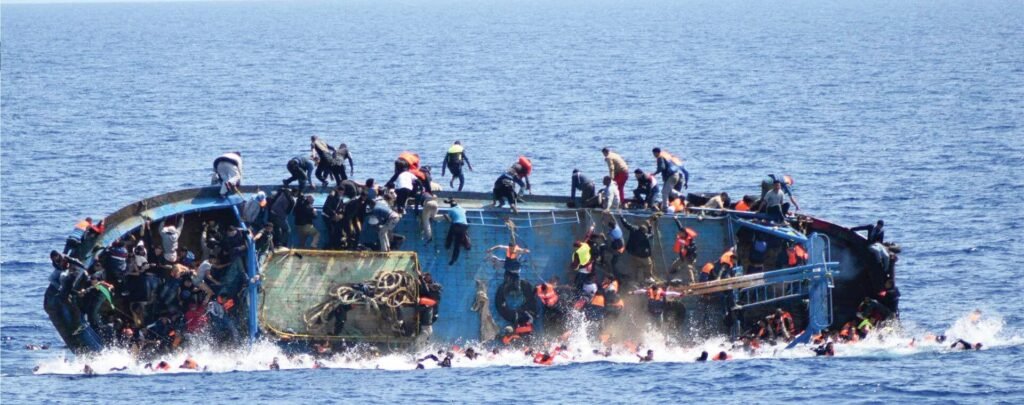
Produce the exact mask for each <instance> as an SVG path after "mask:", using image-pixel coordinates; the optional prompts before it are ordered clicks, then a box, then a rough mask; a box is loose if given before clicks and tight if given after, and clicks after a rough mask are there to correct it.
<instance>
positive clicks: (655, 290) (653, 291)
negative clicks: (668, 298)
mask: <svg viewBox="0 0 1024 405" xmlns="http://www.w3.org/2000/svg"><path fill="white" fill-rule="evenodd" d="M664 298H665V290H664V289H662V288H661V287H651V288H648V289H647V299H648V300H651V301H661V300H662V299H664Z"/></svg>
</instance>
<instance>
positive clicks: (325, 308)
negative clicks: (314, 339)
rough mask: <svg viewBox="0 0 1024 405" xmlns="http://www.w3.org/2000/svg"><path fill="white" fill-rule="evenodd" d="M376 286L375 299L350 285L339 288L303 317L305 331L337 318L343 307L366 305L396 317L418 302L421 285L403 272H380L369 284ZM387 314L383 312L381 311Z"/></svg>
mask: <svg viewBox="0 0 1024 405" xmlns="http://www.w3.org/2000/svg"><path fill="white" fill-rule="evenodd" d="M366 285H369V286H372V287H373V296H368V295H366V294H365V293H363V292H362V291H360V290H357V289H355V288H352V285H351V284H346V285H342V286H339V287H337V288H335V289H334V291H331V293H330V297H329V298H328V299H327V300H325V301H324V302H321V303H319V304H317V305H315V306H313V307H312V308H310V309H309V310H307V311H306V312H305V313H303V314H302V320H303V321H304V322H305V323H306V329H307V330H312V329H315V328H316V327H317V326H318V325H323V324H326V323H328V322H329V321H330V320H331V319H333V318H334V315H333V314H334V311H335V310H337V309H338V307H340V306H342V305H352V304H359V303H362V304H365V305H366V306H367V307H369V308H370V309H371V310H373V311H375V312H378V313H380V314H381V316H382V317H384V318H393V317H394V315H395V312H396V311H397V309H398V308H400V307H402V306H407V305H414V304H416V303H417V295H418V294H419V282H418V281H417V279H416V278H415V277H413V276H412V275H411V274H409V273H406V272H403V271H392V270H381V271H378V272H377V273H376V274H374V275H373V278H372V279H371V280H370V281H369V282H368V283H366ZM382 307H383V308H384V309H385V311H384V312H381V308H382Z"/></svg>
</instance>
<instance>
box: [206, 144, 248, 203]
mask: <svg viewBox="0 0 1024 405" xmlns="http://www.w3.org/2000/svg"><path fill="white" fill-rule="evenodd" d="M213 171H214V184H215V185H220V196H221V197H227V195H228V193H237V192H238V187H239V186H241V185H242V153H241V152H237V151H236V152H228V153H225V154H223V155H220V156H218V157H217V158H216V159H214V160H213Z"/></svg>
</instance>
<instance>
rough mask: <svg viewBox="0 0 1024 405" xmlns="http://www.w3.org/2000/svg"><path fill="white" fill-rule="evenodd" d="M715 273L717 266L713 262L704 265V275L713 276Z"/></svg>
mask: <svg viewBox="0 0 1024 405" xmlns="http://www.w3.org/2000/svg"><path fill="white" fill-rule="evenodd" d="M713 271H715V265H714V264H712V263H711V262H707V263H704V267H703V268H701V269H700V272H701V273H704V274H711V272H713Z"/></svg>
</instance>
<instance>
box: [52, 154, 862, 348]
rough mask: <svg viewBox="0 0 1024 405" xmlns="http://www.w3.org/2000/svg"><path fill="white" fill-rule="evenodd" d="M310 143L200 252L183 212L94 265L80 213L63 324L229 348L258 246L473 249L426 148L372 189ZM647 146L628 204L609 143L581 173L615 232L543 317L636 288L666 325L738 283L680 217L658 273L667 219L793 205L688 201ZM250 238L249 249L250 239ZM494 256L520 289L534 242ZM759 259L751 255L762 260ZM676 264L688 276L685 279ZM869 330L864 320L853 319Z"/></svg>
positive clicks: (507, 181)
mask: <svg viewBox="0 0 1024 405" xmlns="http://www.w3.org/2000/svg"><path fill="white" fill-rule="evenodd" d="M309 148H310V149H309V153H308V154H302V155H299V156H295V157H293V158H291V159H289V160H288V161H287V162H286V163H285V169H286V170H287V172H288V174H289V177H287V178H285V179H283V180H282V185H283V186H284V187H280V188H277V189H276V190H275V191H274V192H273V193H272V194H271V195H267V194H266V193H264V192H263V191H259V192H256V193H254V194H252V195H251V196H250V197H249V198H248V199H246V200H245V201H244V202H243V203H242V205H241V206H240V216H241V223H238V222H233V221H221V222H217V221H209V222H205V223H203V224H202V225H201V227H202V233H201V237H200V241H199V243H198V249H194V250H189V249H186V248H185V247H184V246H180V245H179V238H180V237H181V233H182V230H183V228H184V226H185V224H184V220H185V217H184V216H178V217H176V218H166V219H164V220H163V221H161V222H160V223H159V224H153V223H151V221H149V220H148V219H147V220H146V221H145V223H144V225H143V226H142V227H141V228H140V229H138V230H137V231H135V232H131V233H129V234H127V235H125V236H124V237H123V238H121V239H119V240H116V241H114V242H113V243H111V244H110V245H109V246H103V247H101V248H100V249H99V250H98V251H97V252H95V254H94V256H93V257H94V258H95V259H96V260H93V261H92V262H91V265H90V266H88V268H86V266H85V265H84V264H83V263H82V262H81V261H79V259H78V257H83V252H80V248H81V246H82V245H83V240H85V239H87V238H89V237H90V236H95V235H98V234H102V233H103V232H104V224H103V222H102V221H100V222H99V223H96V224H94V223H93V221H92V220H91V219H90V218H86V219H85V220H83V221H81V222H79V223H78V224H76V225H75V227H74V230H73V232H72V234H71V235H69V237H68V238H67V243H66V245H65V248H64V252H63V253H60V252H57V251H54V252H52V253H51V261H52V263H53V266H54V272H53V274H52V275H51V277H50V289H48V291H47V296H48V297H50V298H52V299H53V300H56V301H61V302H71V303H72V304H73V305H68V306H66V307H67V309H61V310H62V311H65V310H70V311H72V312H74V311H77V312H79V313H74V314H63V315H62V319H68V320H73V319H82V320H83V321H82V322H81V323H80V324H79V325H77V326H74V327H71V328H70V329H71V330H73V331H74V332H79V331H80V330H81V328H82V326H83V325H86V324H87V325H90V326H92V329H94V330H95V331H97V332H99V335H100V337H101V338H102V339H103V340H104V342H105V343H120V344H123V345H127V346H130V347H133V348H135V349H136V350H138V351H143V350H161V349H167V348H173V347H176V346H178V345H180V344H181V342H182V339H183V338H185V337H187V336H188V335H193V334H198V333H200V332H202V333H212V334H214V335H215V336H217V337H218V341H225V342H233V341H237V340H238V339H239V336H240V327H239V319H240V317H239V314H238V312H239V308H240V307H241V305H240V303H241V302H242V301H243V300H244V299H245V296H244V291H245V287H246V286H247V285H248V284H249V283H251V282H253V280H249V279H248V278H247V272H246V260H247V255H248V254H249V253H250V252H248V250H249V249H253V250H254V252H251V253H254V255H255V257H256V258H257V259H256V260H257V261H262V259H263V258H264V257H265V255H267V254H269V253H270V252H271V251H273V250H274V249H275V247H279V246H283V247H288V248H321V247H323V248H326V249H335V250H340V249H349V250H363V249H370V250H377V251H383V252H387V251H390V250H392V249H400V248H401V245H402V243H404V237H402V236H401V235H396V234H395V233H394V229H395V227H396V225H397V224H398V223H399V221H400V220H401V219H402V217H403V216H405V215H414V216H416V217H417V219H418V221H417V222H418V224H419V226H420V228H421V235H422V237H423V239H424V240H425V241H427V242H429V241H431V240H432V239H433V236H434V235H433V226H432V223H433V222H434V221H437V220H441V219H446V220H448V221H449V222H450V223H451V226H450V227H449V230H448V234H447V235H446V237H445V247H446V249H449V250H451V257H450V260H449V264H450V265H451V264H454V263H455V262H456V261H457V260H458V259H459V256H460V252H461V251H462V250H469V249H471V248H472V245H471V242H470V239H469V234H468V230H469V222H468V220H467V218H466V212H465V209H464V208H462V207H461V206H460V205H459V202H458V201H455V200H454V199H448V200H445V201H439V198H438V196H437V192H438V191H440V186H439V185H438V184H437V183H435V182H434V179H433V178H432V175H431V172H432V169H431V167H430V166H428V165H421V161H420V157H419V155H417V154H414V153H411V152H403V153H401V154H400V155H399V156H398V157H397V158H396V159H395V161H394V171H393V173H392V175H391V177H390V178H389V179H388V180H387V181H386V182H384V183H383V184H378V183H377V182H376V181H375V180H374V179H372V178H371V179H367V180H365V181H363V182H357V181H355V180H352V178H351V177H352V175H353V167H354V162H353V159H352V154H351V152H350V151H349V149H348V147H347V146H346V145H345V144H344V143H340V144H338V145H337V146H331V145H329V144H328V143H327V142H326V141H325V140H323V139H321V138H319V137H316V136H314V137H312V138H311V139H310V145H309ZM651 152H652V158H653V163H654V166H655V169H654V170H653V171H651V172H650V173H647V172H645V171H644V170H642V169H635V170H634V171H633V172H632V174H633V175H634V177H635V180H636V189H634V190H633V195H632V198H630V199H627V198H626V193H625V186H626V183H627V182H628V179H629V177H630V166H629V164H628V163H627V162H626V160H625V159H624V158H623V157H622V156H621V155H619V154H618V153H616V152H615V151H613V150H611V149H610V148H604V149H602V154H603V156H604V159H605V163H606V165H607V170H608V172H607V173H608V174H607V175H606V176H604V177H603V179H602V181H601V185H602V187H601V188H598V187H597V185H596V184H595V183H594V182H593V181H591V180H590V179H589V178H587V177H586V176H585V175H584V174H583V173H582V172H581V171H580V170H574V171H573V173H572V178H571V191H570V195H569V200H570V201H569V205H570V206H574V207H586V208H603V209H604V211H603V212H604V215H605V218H604V219H603V220H602V221H603V224H604V225H606V226H605V228H607V230H606V231H605V232H601V233H596V232H594V227H591V229H590V231H589V232H587V233H586V235H584V237H583V238H581V239H580V240H578V241H575V242H574V244H573V247H572V253H571V264H570V269H569V271H570V273H571V274H572V281H571V282H570V283H568V284H566V285H561V284H560V283H559V279H558V278H557V277H555V278H552V279H550V280H548V282H545V283H541V284H539V285H537V286H536V290H535V291H529V292H527V294H528V295H531V296H535V297H536V299H537V300H538V302H540V303H541V304H540V306H541V307H543V308H544V309H543V310H542V312H543V313H544V314H545V316H548V317H550V316H559V315H560V314H561V315H563V316H564V314H566V313H567V311H570V310H576V311H580V312H581V313H583V314H584V315H585V317H586V318H588V319H591V320H598V321H601V320H604V319H606V318H609V319H614V318H617V317H618V316H620V314H621V313H622V312H623V308H624V305H625V300H624V299H623V297H625V296H628V295H641V296H646V297H647V304H646V311H647V312H648V314H649V315H650V316H651V318H652V319H653V320H654V321H655V323H657V324H660V323H661V322H663V320H664V319H665V318H666V317H678V318H682V317H684V316H685V311H686V309H685V307H683V306H682V304H681V302H680V301H681V300H680V297H681V296H682V293H681V292H680V291H678V289H676V288H675V287H681V286H683V285H686V284H689V283H692V282H705V281H711V280H715V279H721V278H728V277H731V276H732V275H734V269H735V268H736V267H737V265H738V260H737V258H736V251H735V250H734V249H727V250H726V251H725V252H723V253H722V254H721V256H720V257H717V258H715V259H713V260H707V261H705V262H704V264H703V266H701V267H700V270H699V272H698V270H697V269H698V267H697V265H696V263H697V260H698V258H697V255H696V252H697V244H698V233H697V232H696V231H695V230H694V229H692V228H689V227H686V226H684V224H682V223H680V222H679V221H678V219H677V220H676V223H677V225H678V233H677V235H676V240H675V244H674V246H673V252H674V253H675V254H676V255H677V256H676V258H675V260H674V262H673V264H672V265H671V266H670V267H671V268H670V270H669V271H670V272H669V274H668V275H667V277H662V275H659V274H655V271H654V268H655V266H654V262H653V260H652V251H653V247H652V240H653V239H654V231H655V226H656V223H657V219H658V216H659V215H660V214H661V213H681V212H690V211H694V210H702V212H708V213H709V214H711V215H713V214H714V213H716V212H723V211H725V210H733V211H741V212H761V213H763V214H765V217H766V218H768V219H769V220H774V221H777V222H782V221H784V220H785V217H786V215H787V214H788V212H789V206H790V203H792V205H793V206H794V207H796V208H797V209H799V206H798V205H797V201H796V199H795V197H794V196H793V194H792V192H791V189H790V187H791V186H792V184H793V181H792V178H790V177H789V176H775V175H770V176H768V177H767V178H765V179H764V180H763V181H762V184H761V196H760V197H759V198H755V197H753V196H744V197H743V199H741V200H740V201H737V202H733V201H732V200H731V199H730V197H729V195H728V194H726V193H721V194H717V195H712V196H705V197H700V198H698V199H694V198H692V197H690V198H688V196H687V194H686V193H685V190H687V189H688V187H689V184H690V173H689V172H688V171H687V170H686V168H685V166H684V164H683V161H682V160H681V159H680V158H678V157H676V156H674V155H672V154H671V153H669V152H668V151H665V150H662V149H661V148H654V149H652V151H651ZM242 168H243V163H242V155H241V153H239V152H230V153H226V154H224V155H222V156H220V157H218V158H217V159H215V160H214V163H213V169H214V173H213V183H214V184H215V185H218V186H219V192H220V194H221V196H228V195H230V194H234V193H239V190H240V188H239V187H240V186H241V184H242V180H243V170H242ZM464 168H466V169H468V170H470V171H472V165H471V164H470V161H469V158H468V156H467V155H466V148H465V147H464V146H463V145H462V143H461V142H460V141H455V142H454V143H453V144H452V145H451V146H450V148H449V149H448V150H447V152H446V154H445V156H444V159H443V162H442V172H441V173H442V176H444V175H445V171H446V170H447V172H448V173H450V175H451V182H449V185H450V186H451V187H453V188H454V187H455V183H456V182H458V187H457V189H458V190H462V188H463V185H464V183H465V171H464ZM532 171H533V162H532V161H531V160H530V159H529V158H527V157H525V156H520V157H519V158H518V159H517V160H516V161H515V162H514V163H513V164H512V165H511V166H510V167H509V168H508V169H507V170H505V171H503V172H502V173H501V174H500V175H499V176H498V178H497V179H496V180H495V182H494V187H493V190H492V196H493V205H494V206H495V207H501V206H504V205H506V204H507V205H508V206H509V208H510V209H511V210H512V211H513V212H516V211H517V210H518V208H517V207H518V204H519V202H521V195H522V193H524V192H529V191H530V190H531V185H530V176H531V174H532ZM659 177H660V182H659ZM331 182H333V183H334V184H333V187H330V186H331V184H330V183H331ZM292 184H296V185H297V187H292ZM318 187H319V188H322V189H328V188H329V189H328V191H327V198H326V201H324V203H323V205H322V206H321V207H319V208H318V207H317V206H316V204H315V199H314V196H313V195H312V194H309V192H310V191H311V190H315V189H317V188H318ZM577 192H579V197H577ZM787 199H788V201H789V202H787ZM698 200H699V201H700V203H699V204H697V203H696V202H697V201H698ZM442 202H443V203H445V204H447V205H448V209H447V210H445V214H444V215H438V212H439V204H440V203H442ZM619 209H647V210H651V211H652V212H654V215H652V216H650V217H649V218H646V219H643V220H639V221H637V220H636V219H629V218H627V217H626V216H623V215H622V214H621V213H620V214H613V212H617V211H618V210H619ZM318 218H319V219H321V220H322V223H323V224H324V225H323V226H322V227H318V226H316V225H315V223H316V222H317V221H316V220H317V219H318ZM250 238H251V240H252V241H253V244H252V246H249V245H248V244H247V241H248V240H249V239H250ZM498 250H501V251H503V253H504V254H503V255H501V256H497V255H495V256H493V257H494V259H495V261H500V262H502V267H503V268H504V272H505V283H506V284H510V283H511V284H517V283H518V281H519V272H520V268H521V265H520V260H521V258H522V256H523V255H528V254H529V250H528V249H524V248H522V247H520V246H517V245H516V243H515V241H514V240H513V241H512V242H511V243H509V244H508V245H499V246H495V247H492V248H491V249H489V250H488V253H492V252H495V251H498ZM755 252H756V249H755ZM755 257H756V255H754V254H752V255H751V258H752V260H751V261H752V264H753V265H755V266H756V265H757V261H756V260H754V258H755ZM785 257H786V258H788V262H787V263H786V264H787V265H789V266H793V265H798V264H802V262H804V261H806V258H807V255H806V252H804V251H802V248H801V247H800V246H799V245H790V246H789V248H788V251H787V255H786V256H785ZM626 269H628V271H627V270H626ZM678 272H681V273H680V274H681V275H679V276H677V275H676V273H678ZM50 307H51V308H56V306H53V305H51V306H50ZM537 313H538V312H537V311H526V312H525V313H523V314H518V313H517V315H516V317H515V318H516V319H514V320H512V321H511V323H512V325H511V326H510V327H509V329H508V330H506V331H505V332H504V333H503V334H502V336H498V337H497V338H498V339H497V340H499V341H508V342H511V341H515V340H518V339H523V340H526V339H525V338H526V337H528V336H529V335H530V334H531V332H532V323H533V316H535V315H536V314H537ZM780 316H781V315H780ZM787 319H788V321H787ZM787 322H788V323H787ZM69 323H72V324H73V323H74V321H69ZM761 324H763V325H762V327H761V328H760V331H759V332H757V333H756V335H757V336H755V337H756V338H759V339H765V338H768V339H774V338H775V337H776V336H784V337H786V338H791V337H792V335H793V334H794V333H795V325H793V320H792V317H789V318H780V319H766V320H762V321H761V322H759V325H761ZM862 327H866V326H865V325H857V328H862Z"/></svg>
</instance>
